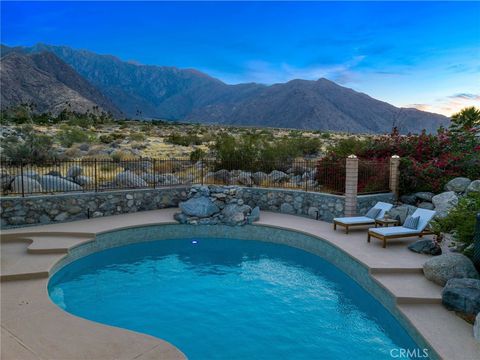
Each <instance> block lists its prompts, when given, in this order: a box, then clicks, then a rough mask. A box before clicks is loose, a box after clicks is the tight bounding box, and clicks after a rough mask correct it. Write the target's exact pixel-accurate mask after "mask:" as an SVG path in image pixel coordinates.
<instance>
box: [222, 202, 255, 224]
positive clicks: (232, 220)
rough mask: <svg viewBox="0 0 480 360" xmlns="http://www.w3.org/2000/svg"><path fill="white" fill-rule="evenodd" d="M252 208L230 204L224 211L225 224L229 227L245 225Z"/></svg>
mask: <svg viewBox="0 0 480 360" xmlns="http://www.w3.org/2000/svg"><path fill="white" fill-rule="evenodd" d="M251 210H252V208H251V207H250V206H248V205H243V204H242V205H238V204H234V203H233V204H228V205H227V206H225V208H224V209H223V210H222V215H223V223H225V224H227V225H243V224H244V223H245V222H246V219H247V216H248V214H249V213H250V211H251Z"/></svg>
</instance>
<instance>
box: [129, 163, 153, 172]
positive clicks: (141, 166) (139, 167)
mask: <svg viewBox="0 0 480 360" xmlns="http://www.w3.org/2000/svg"><path fill="white" fill-rule="evenodd" d="M152 167H153V165H152V163H151V162H150V161H148V160H130V161H128V160H127V161H125V162H123V168H124V169H125V170H127V171H139V172H140V171H147V170H150V169H151V168H152Z"/></svg>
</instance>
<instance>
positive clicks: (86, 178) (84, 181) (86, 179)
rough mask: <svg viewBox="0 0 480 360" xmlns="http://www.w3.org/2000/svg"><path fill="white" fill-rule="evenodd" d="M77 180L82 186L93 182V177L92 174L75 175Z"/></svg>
mask: <svg viewBox="0 0 480 360" xmlns="http://www.w3.org/2000/svg"><path fill="white" fill-rule="evenodd" d="M75 182H76V183H77V184H78V185H80V186H86V185H90V184H93V179H92V178H91V177H90V176H85V175H80V176H76V177H75Z"/></svg>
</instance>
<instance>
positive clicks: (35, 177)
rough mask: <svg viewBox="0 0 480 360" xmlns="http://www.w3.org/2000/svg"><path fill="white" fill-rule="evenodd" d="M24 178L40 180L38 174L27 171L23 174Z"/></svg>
mask: <svg viewBox="0 0 480 360" xmlns="http://www.w3.org/2000/svg"><path fill="white" fill-rule="evenodd" d="M23 176H28V177H29V178H32V179H35V180H38V173H37V172H36V171H33V170H26V171H24V172H23Z"/></svg>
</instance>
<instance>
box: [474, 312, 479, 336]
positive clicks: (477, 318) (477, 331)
mask: <svg viewBox="0 0 480 360" xmlns="http://www.w3.org/2000/svg"><path fill="white" fill-rule="evenodd" d="M473 337H474V338H475V339H477V340H478V341H480V312H479V313H478V314H477V317H476V318H475V324H473Z"/></svg>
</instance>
